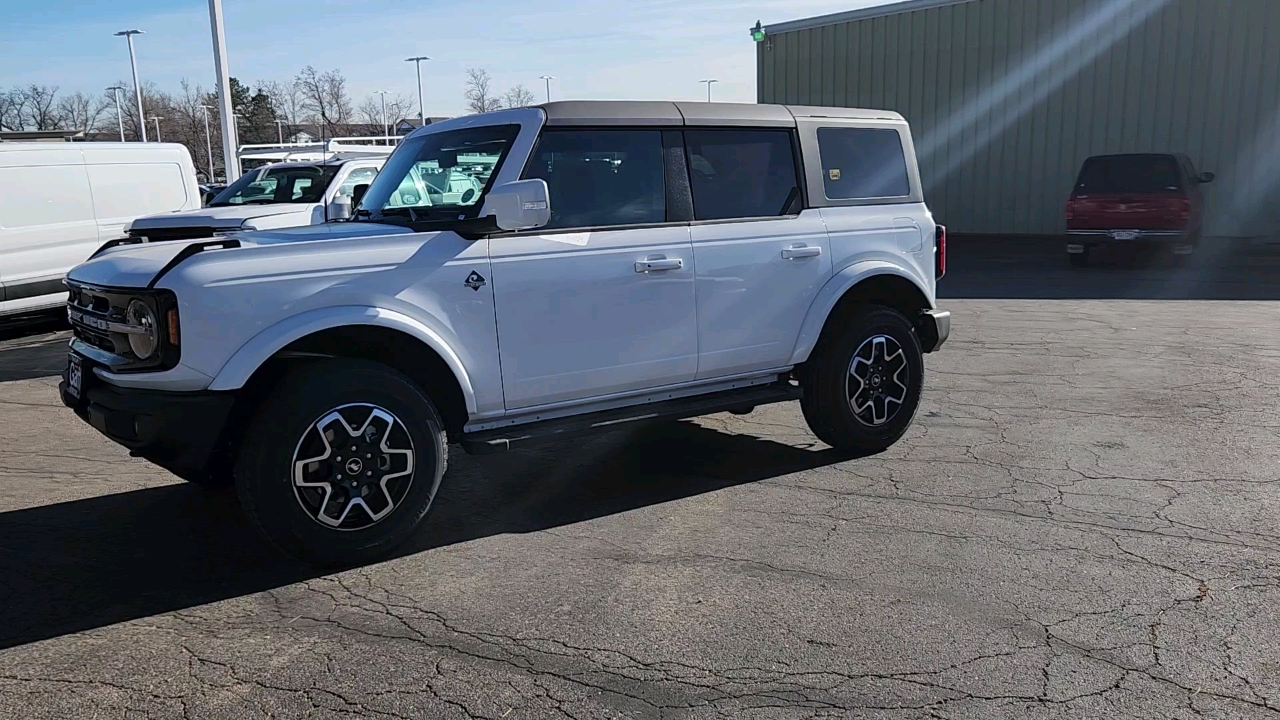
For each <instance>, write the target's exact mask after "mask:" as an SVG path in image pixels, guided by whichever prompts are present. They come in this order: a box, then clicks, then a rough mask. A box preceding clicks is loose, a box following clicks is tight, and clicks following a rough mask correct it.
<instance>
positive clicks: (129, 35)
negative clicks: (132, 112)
mask: <svg viewBox="0 0 1280 720" xmlns="http://www.w3.org/2000/svg"><path fill="white" fill-rule="evenodd" d="M141 34H142V31H141V30H121V31H120V32H118V33H116V37H120V36H121V35H123V36H124V39H125V40H127V41H128V42H129V67H130V68H132V69H133V91H134V93H135V94H136V95H137V96H138V127H139V128H141V129H142V142H146V141H147V116H146V115H145V114H144V113H143V112H142V86H141V85H139V84H138V56H137V55H136V54H134V52H133V36H134V35H141Z"/></svg>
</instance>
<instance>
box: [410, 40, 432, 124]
mask: <svg viewBox="0 0 1280 720" xmlns="http://www.w3.org/2000/svg"><path fill="white" fill-rule="evenodd" d="M430 59H431V58H429V57H427V56H426V55H417V56H415V57H411V58H405V59H404V61H405V62H411V63H413V64H414V65H415V66H416V67H417V69H418V119H419V120H420V121H421V122H420V124H419V126H420V127H426V126H427V104H426V102H424V101H423V99H422V61H423V60H430Z"/></svg>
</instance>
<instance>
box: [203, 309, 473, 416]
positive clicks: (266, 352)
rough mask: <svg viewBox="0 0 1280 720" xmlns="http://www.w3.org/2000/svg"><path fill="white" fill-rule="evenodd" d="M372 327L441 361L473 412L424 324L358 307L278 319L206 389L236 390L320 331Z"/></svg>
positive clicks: (466, 379)
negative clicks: (412, 341) (398, 335)
mask: <svg viewBox="0 0 1280 720" xmlns="http://www.w3.org/2000/svg"><path fill="white" fill-rule="evenodd" d="M351 325H374V326H377V327H384V328H389V329H392V330H398V331H400V332H403V333H405V334H406V335H410V336H412V337H414V338H417V339H418V340H420V341H421V342H422V343H423V344H425V345H426V346H427V347H430V348H431V349H432V350H434V351H435V352H436V354H437V355H439V356H440V358H441V359H443V360H444V362H445V365H447V366H448V367H449V370H451V371H452V372H453V375H454V377H455V378H456V379H457V381H458V386H459V387H461V388H462V397H463V399H464V400H465V401H466V405H467V412H469V413H475V412H476V396H475V390H474V388H473V387H472V385H471V378H470V376H469V375H468V373H467V370H466V368H465V367H464V366H463V365H462V361H461V360H460V359H459V358H458V354H457V353H455V352H454V351H453V349H452V348H451V347H449V344H448V343H447V342H445V341H444V339H443V338H442V337H441V335H440V334H439V333H438V332H436V331H435V330H433V329H431V327H430V326H428V325H426V324H425V323H423V322H421V321H419V320H416V319H414V318H411V317H409V316H408V315H405V314H403V313H399V312H396V311H394V310H387V309H385V308H378V307H364V306H358V305H349V306H340V307H329V308H320V309H316V310H310V311H308V312H305V313H302V314H301V315H295V316H293V317H290V318H287V319H285V320H281V321H280V322H278V323H276V324H275V325H272V326H271V327H269V328H267V329H265V330H263V331H262V332H260V333H258V334H257V335H255V336H254V337H253V338H252V339H250V340H249V342H247V343H245V344H244V345H243V346H242V347H241V348H240V349H239V350H237V351H236V352H235V354H234V355H232V356H231V359H229V360H228V361H227V362H226V364H224V365H223V366H222V369H221V370H219V371H218V374H217V376H216V377H215V378H214V379H213V382H212V383H211V384H210V385H209V389H210V390H238V389H239V388H241V387H244V384H245V383H247V382H248V381H249V378H250V377H252V376H253V373H254V372H255V371H257V369H258V368H259V367H261V366H262V364H263V363H265V362H266V361H267V360H269V359H271V357H272V356H274V355H275V354H276V353H277V352H279V351H280V350H281V349H283V348H284V347H286V346H288V345H289V343H291V342H293V341H295V340H299V339H301V338H304V337H306V336H308V335H311V334H313V333H317V332H320V331H322V330H329V329H331V328H336V327H345V326H351Z"/></svg>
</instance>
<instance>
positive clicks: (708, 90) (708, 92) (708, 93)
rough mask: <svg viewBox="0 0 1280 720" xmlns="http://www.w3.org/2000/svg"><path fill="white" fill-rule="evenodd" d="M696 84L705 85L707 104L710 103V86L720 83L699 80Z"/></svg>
mask: <svg viewBox="0 0 1280 720" xmlns="http://www.w3.org/2000/svg"><path fill="white" fill-rule="evenodd" d="M698 82H700V83H706V84H707V102H711V86H712V85H714V84H715V83H718V82H720V81H719V80H699V81H698Z"/></svg>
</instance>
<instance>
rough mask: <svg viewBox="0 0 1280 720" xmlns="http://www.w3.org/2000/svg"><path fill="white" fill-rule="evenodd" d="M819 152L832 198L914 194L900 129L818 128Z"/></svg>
mask: <svg viewBox="0 0 1280 720" xmlns="http://www.w3.org/2000/svg"><path fill="white" fill-rule="evenodd" d="M818 154H819V155H820V156H821V157H822V182H823V186H824V188H825V191H826V195H827V198H828V199H831V200H866V199H871V198H888V197H903V196H906V195H910V194H911V182H910V180H908V179H907V158H906V156H905V155H904V154H903V152H902V138H901V137H900V136H899V135H898V131H897V130H892V129H887V128H831V127H828V128H818Z"/></svg>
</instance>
